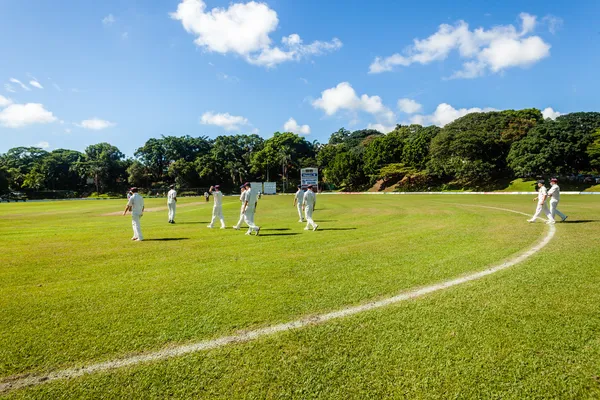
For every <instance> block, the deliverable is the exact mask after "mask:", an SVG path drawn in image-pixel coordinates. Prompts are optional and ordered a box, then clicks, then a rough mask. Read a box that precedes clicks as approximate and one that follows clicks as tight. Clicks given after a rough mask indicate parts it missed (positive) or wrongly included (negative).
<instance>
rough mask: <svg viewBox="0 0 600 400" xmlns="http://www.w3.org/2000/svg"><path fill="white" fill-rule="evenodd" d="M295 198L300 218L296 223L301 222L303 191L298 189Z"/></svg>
mask: <svg viewBox="0 0 600 400" xmlns="http://www.w3.org/2000/svg"><path fill="white" fill-rule="evenodd" d="M295 196H296V208H297V209H298V217H299V218H300V220H299V221H298V222H302V203H303V202H304V190H302V189H298V191H297V192H296V195H295Z"/></svg>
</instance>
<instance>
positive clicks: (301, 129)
mask: <svg viewBox="0 0 600 400" xmlns="http://www.w3.org/2000/svg"><path fill="white" fill-rule="evenodd" d="M283 130H284V131H285V132H294V133H295V134H297V135H308V134H310V126H308V125H298V123H297V122H296V120H295V119H294V118H290V119H288V120H287V122H286V123H285V124H284V125H283Z"/></svg>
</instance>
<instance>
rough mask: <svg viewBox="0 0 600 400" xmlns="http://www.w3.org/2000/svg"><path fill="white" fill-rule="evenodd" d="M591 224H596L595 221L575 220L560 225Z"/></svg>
mask: <svg viewBox="0 0 600 400" xmlns="http://www.w3.org/2000/svg"><path fill="white" fill-rule="evenodd" d="M592 222H598V220H597V219H576V220H571V221H569V220H567V221H563V222H561V224H589V223H592Z"/></svg>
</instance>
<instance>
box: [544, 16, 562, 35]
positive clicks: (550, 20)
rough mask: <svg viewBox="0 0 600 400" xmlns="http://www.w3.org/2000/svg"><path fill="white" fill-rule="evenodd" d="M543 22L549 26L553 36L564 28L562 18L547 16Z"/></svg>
mask: <svg viewBox="0 0 600 400" xmlns="http://www.w3.org/2000/svg"><path fill="white" fill-rule="evenodd" d="M542 21H543V22H544V23H545V24H546V25H547V26H548V31H550V33H551V34H553V35H554V34H555V33H556V32H557V31H558V30H559V29H560V28H562V26H563V20H562V18H559V17H555V16H554V15H546V16H545V17H544V18H542Z"/></svg>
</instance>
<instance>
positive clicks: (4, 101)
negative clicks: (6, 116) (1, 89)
mask: <svg viewBox="0 0 600 400" xmlns="http://www.w3.org/2000/svg"><path fill="white" fill-rule="evenodd" d="M12 103H13V101H12V100H11V99H9V98H8V97H4V96H2V95H1V94H0V107H6V106H10V105H11V104H12Z"/></svg>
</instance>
